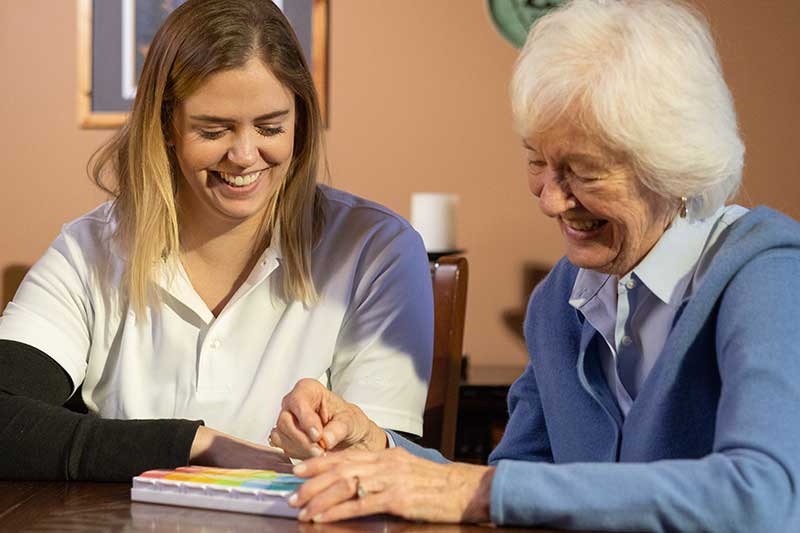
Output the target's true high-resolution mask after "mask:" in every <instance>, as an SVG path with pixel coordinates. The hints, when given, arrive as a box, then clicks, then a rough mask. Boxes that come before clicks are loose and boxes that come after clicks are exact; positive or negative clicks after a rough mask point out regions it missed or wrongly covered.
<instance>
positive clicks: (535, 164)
mask: <svg viewBox="0 0 800 533" xmlns="http://www.w3.org/2000/svg"><path fill="white" fill-rule="evenodd" d="M528 166H529V167H530V168H533V169H539V168H544V167H546V166H547V161H545V160H543V159H529V160H528Z"/></svg>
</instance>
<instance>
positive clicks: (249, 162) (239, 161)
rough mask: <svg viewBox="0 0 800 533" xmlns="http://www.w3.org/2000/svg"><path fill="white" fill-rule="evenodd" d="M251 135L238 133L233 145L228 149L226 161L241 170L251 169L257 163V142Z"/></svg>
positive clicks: (245, 132)
mask: <svg viewBox="0 0 800 533" xmlns="http://www.w3.org/2000/svg"><path fill="white" fill-rule="evenodd" d="M254 135H256V134H253V133H250V132H247V131H243V132H240V133H238V134H237V135H236V136H235V137H234V139H233V144H232V145H231V146H230V148H228V160H229V161H230V162H231V163H233V164H235V165H237V166H240V167H242V168H247V167H251V166H253V165H255V164H256V162H257V161H258V157H259V156H258V141H257V139H255V138H254Z"/></svg>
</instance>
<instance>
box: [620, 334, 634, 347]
mask: <svg viewBox="0 0 800 533" xmlns="http://www.w3.org/2000/svg"><path fill="white" fill-rule="evenodd" d="M632 342H633V339H631V338H630V337H628V336H627V335H625V336H624V337H622V345H623V346H630V345H631V343H632Z"/></svg>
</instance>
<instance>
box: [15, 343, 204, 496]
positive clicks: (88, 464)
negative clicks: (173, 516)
mask: <svg viewBox="0 0 800 533" xmlns="http://www.w3.org/2000/svg"><path fill="white" fill-rule="evenodd" d="M71 391H72V380H71V379H70V377H69V375H68V374H67V373H66V372H65V371H64V369H63V368H61V367H60V366H59V365H58V364H57V363H56V362H55V361H54V360H53V359H52V358H50V357H49V356H48V355H47V354H45V353H44V352H42V351H40V350H38V349H36V348H34V347H32V346H29V345H27V344H22V343H19V342H15V341H9V340H0V450H1V452H0V479H28V480H33V479H39V480H86V481H89V480H91V481H130V480H131V478H132V477H133V476H136V475H138V474H141V473H142V472H144V471H145V470H150V469H153V468H175V467H178V466H184V465H186V464H188V462H189V452H190V451H191V447H192V442H193V441H194V436H195V433H196V432H197V428H198V427H199V426H200V425H202V422H201V421H190V420H109V419H103V418H100V417H97V416H95V415H92V414H78V413H74V412H72V411H70V410H68V409H66V408H64V407H62V405H63V404H64V402H66V401H67V399H68V398H69V396H70V392H71Z"/></svg>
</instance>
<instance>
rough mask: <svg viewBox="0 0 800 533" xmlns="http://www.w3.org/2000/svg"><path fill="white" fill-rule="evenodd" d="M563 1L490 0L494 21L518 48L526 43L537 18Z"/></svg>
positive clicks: (507, 38) (498, 28)
mask: <svg viewBox="0 0 800 533" xmlns="http://www.w3.org/2000/svg"><path fill="white" fill-rule="evenodd" d="M562 3H564V0H488V4H489V14H490V15H491V17H492V22H494V25H495V26H496V27H497V30H498V31H499V32H500V35H502V36H503V37H505V39H506V40H507V41H508V42H510V43H511V44H513V45H514V46H515V47H516V48H522V45H523V44H525V39H526V38H527V37H528V30H529V29H530V28H531V26H532V25H533V23H534V22H536V19H538V18H539V17H541V16H542V15H544V14H546V13H547V12H548V11H550V10H551V9H553V8H555V7H558V6H559V5H561V4H562Z"/></svg>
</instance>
